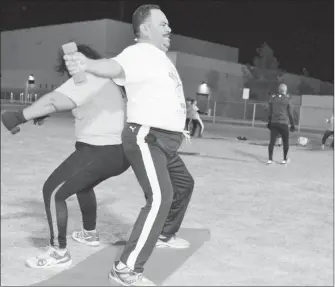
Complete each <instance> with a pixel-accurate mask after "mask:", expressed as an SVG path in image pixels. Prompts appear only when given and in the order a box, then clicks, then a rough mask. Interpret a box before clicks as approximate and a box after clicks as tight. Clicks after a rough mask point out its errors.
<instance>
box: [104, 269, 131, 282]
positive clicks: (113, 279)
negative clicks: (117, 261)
mask: <svg viewBox="0 0 335 287" xmlns="http://www.w3.org/2000/svg"><path fill="white" fill-rule="evenodd" d="M108 280H109V282H110V283H112V284H113V283H115V282H116V283H118V284H120V285H122V286H131V285H129V284H127V283H124V282H123V281H122V280H120V279H119V277H117V275H115V274H114V270H112V271H111V272H109V273H108Z"/></svg>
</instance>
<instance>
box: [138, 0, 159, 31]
mask: <svg viewBox="0 0 335 287" xmlns="http://www.w3.org/2000/svg"><path fill="white" fill-rule="evenodd" d="M155 9H157V10H161V8H160V7H159V6H158V5H154V4H146V5H142V6H140V7H138V8H137V9H136V10H135V12H134V13H133V19H132V23H133V31H134V34H135V36H136V37H139V36H140V26H141V25H142V24H143V23H144V22H145V21H147V20H148V18H149V17H150V14H151V10H155Z"/></svg>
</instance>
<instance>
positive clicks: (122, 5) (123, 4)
mask: <svg viewBox="0 0 335 287" xmlns="http://www.w3.org/2000/svg"><path fill="white" fill-rule="evenodd" d="M125 6H126V1H122V0H120V1H119V8H120V21H123V18H124V9H125Z"/></svg>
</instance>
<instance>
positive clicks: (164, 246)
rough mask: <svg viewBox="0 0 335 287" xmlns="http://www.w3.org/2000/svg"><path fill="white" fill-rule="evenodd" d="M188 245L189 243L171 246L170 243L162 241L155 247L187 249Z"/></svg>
mask: <svg viewBox="0 0 335 287" xmlns="http://www.w3.org/2000/svg"><path fill="white" fill-rule="evenodd" d="M189 247H190V246H189V245H188V246H171V245H168V244H164V243H159V244H156V248H171V249H187V248H189Z"/></svg>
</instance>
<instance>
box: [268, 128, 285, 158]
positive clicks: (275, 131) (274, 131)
mask: <svg viewBox="0 0 335 287" xmlns="http://www.w3.org/2000/svg"><path fill="white" fill-rule="evenodd" d="M289 133H290V132H289V129H288V125H286V124H277V123H273V124H271V127H270V143H269V160H272V157H273V149H274V146H275V144H276V141H277V138H278V136H279V135H280V136H281V138H282V140H283V150H284V160H287V153H288V150H289Z"/></svg>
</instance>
